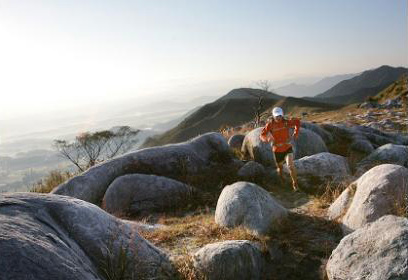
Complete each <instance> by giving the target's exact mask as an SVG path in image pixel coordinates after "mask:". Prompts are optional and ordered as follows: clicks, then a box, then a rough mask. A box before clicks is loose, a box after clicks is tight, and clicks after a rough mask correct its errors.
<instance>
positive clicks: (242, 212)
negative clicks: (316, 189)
mask: <svg viewBox="0 0 408 280" xmlns="http://www.w3.org/2000/svg"><path fill="white" fill-rule="evenodd" d="M287 215H288V211H287V210H286V209H285V208H284V207H283V206H281V205H280V204H279V203H278V202H277V201H276V200H275V199H274V198H273V197H272V196H271V195H270V194H269V193H268V192H267V191H266V190H264V189H262V188H261V187H259V186H258V185H256V184H253V183H248V182H237V183H234V184H232V185H229V186H226V187H225V188H224V189H223V190H222V192H221V195H220V197H219V198H218V202H217V207H216V210H215V222H216V223H217V224H219V225H221V226H224V227H228V228H234V227H238V226H243V227H245V228H247V229H249V230H250V231H252V232H253V233H254V234H256V235H258V236H260V235H264V234H266V233H267V232H268V231H269V230H271V229H276V228H278V227H279V224H280V222H281V221H282V220H283V219H285V218H286V217H287Z"/></svg>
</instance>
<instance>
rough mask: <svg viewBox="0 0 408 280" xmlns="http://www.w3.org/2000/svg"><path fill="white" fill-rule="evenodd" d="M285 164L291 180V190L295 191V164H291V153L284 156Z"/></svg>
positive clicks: (296, 184)
mask: <svg viewBox="0 0 408 280" xmlns="http://www.w3.org/2000/svg"><path fill="white" fill-rule="evenodd" d="M286 164H287V165H288V168H289V174H290V177H291V178H292V186H293V189H294V190H297V189H298V183H297V171H296V167H295V163H294V162H293V153H289V154H287V155H286Z"/></svg>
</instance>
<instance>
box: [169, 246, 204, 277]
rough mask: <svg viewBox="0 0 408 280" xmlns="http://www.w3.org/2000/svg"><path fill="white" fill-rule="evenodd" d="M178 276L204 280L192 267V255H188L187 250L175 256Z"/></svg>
mask: <svg viewBox="0 0 408 280" xmlns="http://www.w3.org/2000/svg"><path fill="white" fill-rule="evenodd" d="M173 264H174V266H175V267H176V269H177V271H178V273H179V278H180V279H181V280H204V279H205V276H204V275H203V274H202V273H200V272H199V271H198V270H197V269H196V268H195V267H194V261H193V256H191V255H189V254H188V252H187V250H185V252H184V253H183V255H181V256H179V257H177V258H176V259H175V260H174V262H173Z"/></svg>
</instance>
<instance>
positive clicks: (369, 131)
mask: <svg viewBox="0 0 408 280" xmlns="http://www.w3.org/2000/svg"><path fill="white" fill-rule="evenodd" d="M321 127H322V128H323V129H325V130H326V131H328V132H329V133H331V135H332V136H333V138H334V140H333V142H332V143H331V144H330V145H328V148H329V151H330V152H331V153H334V154H339V155H342V156H345V157H348V158H349V162H350V163H351V165H352V168H353V169H354V165H355V164H357V163H358V162H359V161H360V160H362V159H363V158H364V157H366V156H368V155H369V154H371V153H372V152H373V151H374V150H375V149H376V148H378V147H380V146H382V145H385V144H388V143H392V144H397V145H408V136H404V135H401V134H400V133H399V134H398V133H389V132H383V131H380V130H378V129H374V128H372V127H368V126H360V125H358V126H351V127H350V126H346V125H344V124H323V125H322V126H321Z"/></svg>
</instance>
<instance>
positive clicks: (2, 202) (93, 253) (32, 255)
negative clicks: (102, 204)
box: [0, 193, 175, 280]
mask: <svg viewBox="0 0 408 280" xmlns="http://www.w3.org/2000/svg"><path fill="white" fill-rule="evenodd" d="M0 224H1V227H0V248H1V254H0V266H1V274H0V278H1V279H37V280H48V279H73V280H75V279H78V280H83V279H100V280H102V279H107V278H108V277H112V275H120V274H122V273H123V275H124V277H127V279H140V277H146V278H155V279H158V278H160V279H174V277H175V275H174V269H173V267H172V265H171V263H170V261H169V259H168V258H167V256H166V255H165V254H164V253H162V252H161V251H160V250H159V249H158V248H156V247H155V246H153V245H152V244H150V243H149V242H147V241H146V240H145V239H143V238H142V237H140V236H139V234H138V233H137V231H136V230H135V229H133V228H132V227H130V226H129V224H127V223H123V222H121V221H120V220H118V219H116V218H115V217H113V216H111V215H109V214H107V213H106V212H105V211H103V210H102V209H100V208H99V207H97V206H95V205H93V204H90V203H87V202H85V201H82V200H78V199H75V198H70V197H66V196H57V195H49V194H47V195H44V194H34V193H14V194H4V195H0ZM107 274H108V275H107Z"/></svg>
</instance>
